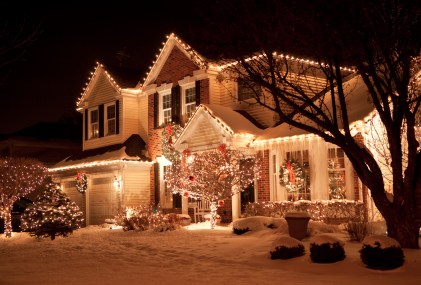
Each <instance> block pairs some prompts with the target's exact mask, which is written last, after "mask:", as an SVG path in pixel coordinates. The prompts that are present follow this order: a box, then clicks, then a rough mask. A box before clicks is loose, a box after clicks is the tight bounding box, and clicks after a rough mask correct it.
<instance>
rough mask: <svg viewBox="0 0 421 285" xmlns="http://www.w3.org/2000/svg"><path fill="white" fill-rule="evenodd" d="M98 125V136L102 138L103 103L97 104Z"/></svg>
mask: <svg viewBox="0 0 421 285" xmlns="http://www.w3.org/2000/svg"><path fill="white" fill-rule="evenodd" d="M98 125H99V134H98V137H100V138H102V137H103V136H104V105H99V106H98Z"/></svg>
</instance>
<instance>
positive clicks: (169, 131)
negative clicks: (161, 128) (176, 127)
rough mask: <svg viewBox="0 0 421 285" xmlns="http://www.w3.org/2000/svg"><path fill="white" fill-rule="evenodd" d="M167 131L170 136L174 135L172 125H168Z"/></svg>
mask: <svg viewBox="0 0 421 285" xmlns="http://www.w3.org/2000/svg"><path fill="white" fill-rule="evenodd" d="M166 130H167V133H168V136H171V135H172V125H168V126H167V127H166Z"/></svg>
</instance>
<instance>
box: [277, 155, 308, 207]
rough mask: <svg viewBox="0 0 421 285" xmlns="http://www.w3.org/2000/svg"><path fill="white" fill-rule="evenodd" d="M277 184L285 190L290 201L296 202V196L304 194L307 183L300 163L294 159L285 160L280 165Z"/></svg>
mask: <svg viewBox="0 0 421 285" xmlns="http://www.w3.org/2000/svg"><path fill="white" fill-rule="evenodd" d="M279 183H280V184H281V185H282V186H284V187H285V188H286V189H287V191H288V194H289V196H290V197H289V198H290V199H291V200H297V197H298V194H301V193H305V192H306V187H307V185H306V184H307V181H306V179H305V175H304V169H303V167H302V165H301V163H300V162H298V161H297V160H294V159H292V160H291V159H287V160H285V162H284V164H283V165H281V169H280V174H279Z"/></svg>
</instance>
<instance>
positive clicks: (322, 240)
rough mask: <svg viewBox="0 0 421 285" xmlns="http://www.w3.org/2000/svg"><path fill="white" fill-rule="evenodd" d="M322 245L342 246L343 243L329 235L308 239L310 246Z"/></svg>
mask: <svg viewBox="0 0 421 285" xmlns="http://www.w3.org/2000/svg"><path fill="white" fill-rule="evenodd" d="M313 243H314V244H316V245H322V244H334V243H339V244H340V245H342V246H344V245H345V243H344V242H343V241H342V240H340V239H338V238H337V237H335V236H333V235H331V234H319V235H315V236H313V237H311V238H310V244H313Z"/></svg>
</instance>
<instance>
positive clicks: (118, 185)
mask: <svg viewBox="0 0 421 285" xmlns="http://www.w3.org/2000/svg"><path fill="white" fill-rule="evenodd" d="M114 188H115V189H116V190H117V191H119V190H120V188H121V181H120V180H118V179H117V176H114Z"/></svg>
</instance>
